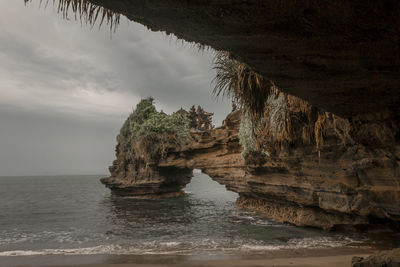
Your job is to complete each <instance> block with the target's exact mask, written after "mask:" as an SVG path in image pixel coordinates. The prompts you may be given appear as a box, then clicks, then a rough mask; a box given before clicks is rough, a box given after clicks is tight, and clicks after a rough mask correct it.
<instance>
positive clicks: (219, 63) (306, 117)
mask: <svg viewBox="0 0 400 267" xmlns="http://www.w3.org/2000/svg"><path fill="white" fill-rule="evenodd" d="M215 69H216V70H217V75H216V77H215V78H214V83H215V88H214V94H215V95H217V96H224V97H231V98H232V99H233V100H234V101H236V102H238V103H239V104H240V107H241V109H242V123H241V131H240V139H241V140H240V141H241V145H242V146H243V152H245V153H243V154H244V156H246V155H252V154H257V153H259V155H264V156H265V155H271V154H274V153H277V152H279V153H281V152H284V151H289V149H290V147H294V146H299V145H300V146H302V145H313V146H315V150H316V151H317V152H318V154H320V151H321V149H322V148H323V145H324V141H325V140H326V138H335V139H336V140H337V142H341V143H342V144H343V145H345V144H346V142H348V141H349V139H350V137H349V131H350V127H349V125H348V122H347V123H346V120H344V119H342V118H339V117H337V116H335V115H333V114H330V113H328V112H325V111H323V110H321V109H318V108H316V107H313V106H311V105H310V104H309V103H308V102H306V101H304V100H302V99H300V98H297V97H294V96H291V95H288V94H286V93H283V92H281V91H280V90H279V89H278V88H277V87H276V86H275V85H274V84H273V83H272V82H270V81H268V80H266V79H265V78H263V77H262V76H261V75H259V74H257V73H256V72H254V71H253V70H251V69H250V68H249V67H248V66H246V65H245V64H243V63H240V62H238V61H236V60H234V59H232V58H231V57H230V56H229V54H228V53H225V52H219V53H218V54H217V55H216V58H215ZM243 120H245V121H243ZM242 128H243V129H242ZM245 158H246V157H245Z"/></svg>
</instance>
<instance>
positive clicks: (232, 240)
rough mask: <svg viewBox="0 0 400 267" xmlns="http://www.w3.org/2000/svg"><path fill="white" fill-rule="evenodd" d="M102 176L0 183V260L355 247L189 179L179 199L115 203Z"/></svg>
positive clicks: (200, 177)
mask: <svg viewBox="0 0 400 267" xmlns="http://www.w3.org/2000/svg"><path fill="white" fill-rule="evenodd" d="M99 178H100V176H54V177H53V176H46V177H0V260H1V257H5V256H24V255H104V254H107V255H145V254H174V255H176V254H178V255H212V254H227V255H229V254H236V253H263V252H265V251H270V250H281V249H300V248H301V249H304V248H306V249H307V248H309V249H313V248H325V247H326V248H332V247H343V246H357V244H358V243H359V242H361V241H362V240H361V239H359V238H357V237H354V236H350V235H345V234H343V233H330V232H325V231H322V230H317V229H311V228H301V227H294V226H291V225H288V224H281V223H277V222H274V221H271V220H268V219H266V218H262V217H260V216H257V215H256V214H254V213H250V212H243V211H240V210H238V209H237V208H236V207H235V200H236V198H237V194H236V193H233V192H229V191H227V190H226V189H225V187H224V186H222V185H219V184H218V183H216V182H214V181H212V180H211V179H210V178H209V177H208V176H207V175H205V174H202V173H195V175H194V177H193V179H192V182H191V183H190V184H189V185H188V186H187V187H186V189H185V190H186V194H185V195H184V196H181V197H177V198H172V199H161V200H141V199H135V198H129V197H120V196H115V195H113V194H112V193H111V192H110V190H108V189H106V188H104V186H103V185H102V184H101V183H100V182H99Z"/></svg>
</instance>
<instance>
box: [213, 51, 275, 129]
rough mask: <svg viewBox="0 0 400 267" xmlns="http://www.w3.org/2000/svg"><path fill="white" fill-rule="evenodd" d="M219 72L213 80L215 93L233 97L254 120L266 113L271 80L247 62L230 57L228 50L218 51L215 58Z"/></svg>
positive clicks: (215, 67) (215, 65)
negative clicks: (266, 101)
mask: <svg viewBox="0 0 400 267" xmlns="http://www.w3.org/2000/svg"><path fill="white" fill-rule="evenodd" d="M214 69H215V70H216V72H217V74H216V76H215V78H214V80H213V82H214V84H215V86H214V91H213V94H214V95H216V96H222V97H231V98H232V99H233V100H234V101H235V102H236V103H238V104H239V107H240V108H242V109H246V110H247V112H248V115H249V116H250V118H251V119H252V120H253V121H258V120H260V119H261V118H262V116H263V115H264V109H265V104H266V103H265V100H266V99H267V98H268V96H269V95H270V93H271V82H270V81H268V80H266V79H265V78H264V77H263V76H261V75H260V74H258V73H256V72H255V71H254V70H252V69H251V68H250V67H248V66H247V65H246V64H244V63H241V62H239V61H237V60H235V59H233V58H231V57H230V55H229V53H227V52H217V53H216V56H215V59H214Z"/></svg>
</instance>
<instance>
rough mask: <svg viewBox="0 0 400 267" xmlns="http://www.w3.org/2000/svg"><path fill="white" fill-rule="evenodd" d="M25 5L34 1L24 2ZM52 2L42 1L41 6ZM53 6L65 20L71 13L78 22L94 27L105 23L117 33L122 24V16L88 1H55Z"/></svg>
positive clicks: (48, 0) (26, 0) (27, 0)
mask: <svg viewBox="0 0 400 267" xmlns="http://www.w3.org/2000/svg"><path fill="white" fill-rule="evenodd" d="M24 1H25V4H27V3H28V2H31V1H32V0H24ZM49 2H50V0H40V4H41V5H42V4H43V3H44V4H45V6H47V5H48V4H49ZM52 2H53V5H57V12H58V13H61V14H62V15H63V17H64V18H66V19H67V18H68V15H69V12H70V11H72V12H73V13H74V17H75V19H76V20H78V19H79V20H80V21H81V23H85V24H89V25H91V26H92V27H93V26H94V25H95V24H96V23H97V22H99V27H100V26H101V25H103V23H104V22H105V23H106V24H107V25H109V27H110V30H111V31H115V30H116V27H117V26H118V24H119V22H120V14H118V13H115V12H114V11H111V10H109V9H107V8H104V7H102V6H98V5H95V4H92V3H90V2H89V1H87V0H58V4H57V3H56V2H57V0H53V1H52Z"/></svg>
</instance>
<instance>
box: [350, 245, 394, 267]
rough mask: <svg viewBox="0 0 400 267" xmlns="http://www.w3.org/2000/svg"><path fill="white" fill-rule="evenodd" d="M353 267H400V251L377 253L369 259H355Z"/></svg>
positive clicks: (352, 263)
mask: <svg viewBox="0 0 400 267" xmlns="http://www.w3.org/2000/svg"><path fill="white" fill-rule="evenodd" d="M351 266H352V267H382V266H385V267H398V266H400V249H394V250H391V251H381V252H377V253H375V254H373V255H371V256H369V257H367V258H361V257H354V258H353V260H352V262H351Z"/></svg>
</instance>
